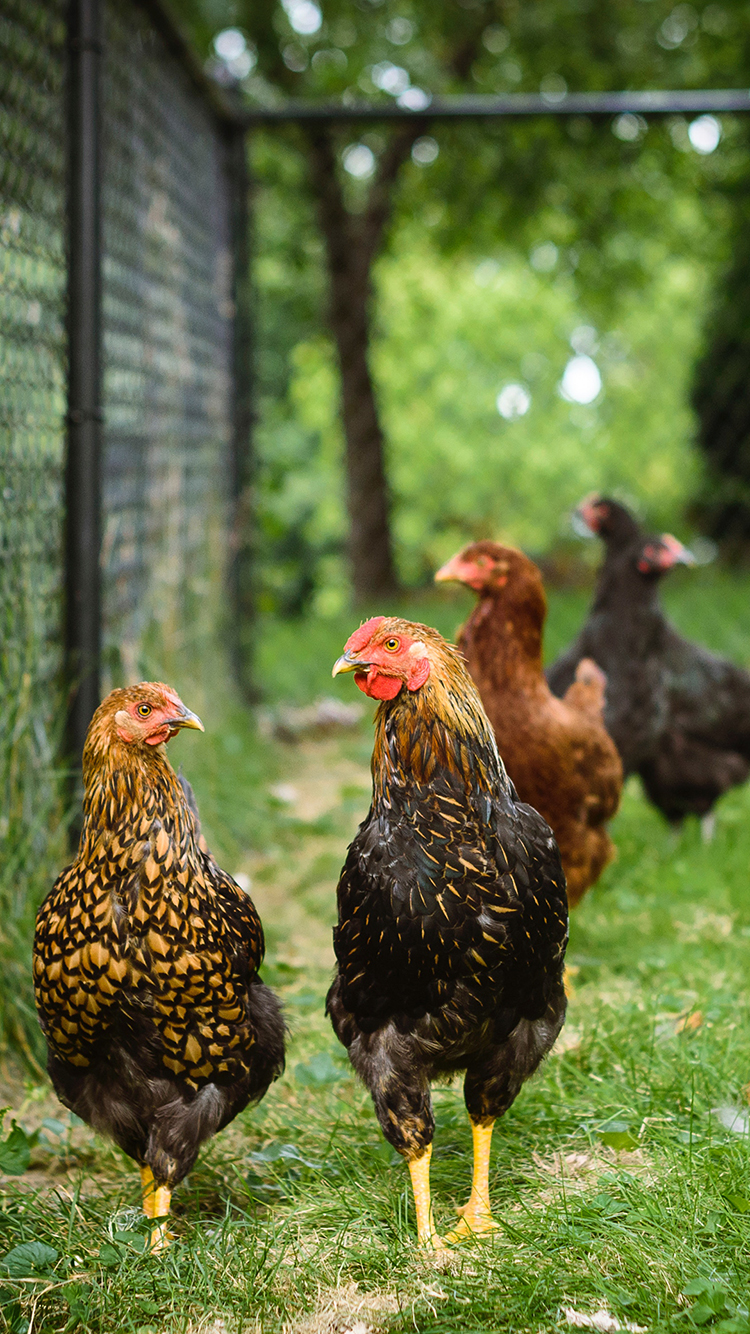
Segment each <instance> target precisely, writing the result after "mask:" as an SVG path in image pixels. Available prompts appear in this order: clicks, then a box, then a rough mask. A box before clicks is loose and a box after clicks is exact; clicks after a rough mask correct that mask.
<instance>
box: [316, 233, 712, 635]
mask: <svg viewBox="0 0 750 1334" xmlns="http://www.w3.org/2000/svg"><path fill="white" fill-rule="evenodd" d="M398 251H399V253H398V257H397V258H396V257H393V258H389V259H386V260H383V261H382V263H381V265H380V268H379V272H378V289H379V297H380V300H379V318H378V339H377V345H376V348H375V350H374V364H375V367H376V372H377V377H378V381H379V384H380V392H381V403H382V411H383V418H384V421H385V423H386V426H387V430H388V439H389V451H390V452H389V459H390V474H391V483H392V489H393V493H394V526H395V532H396V535H397V539H398V550H399V555H400V561H401V572H402V575H403V577H404V579H405V581H406V582H407V583H409V584H418V583H424V582H425V581H427V580H429V579H430V577H431V574H432V572H433V571H434V570H435V568H436V567H437V565H438V564H440V563H441V561H443V560H444V559H445V558H446V557H447V556H448V555H450V554H451V553H452V552H453V551H454V550H456V548H458V547H459V546H461V545H462V544H463V543H464V542H466V541H468V540H470V539H471V538H474V537H483V536H489V535H494V536H497V537H502V538H504V539H507V540H510V541H511V542H516V543H520V544H522V545H524V546H525V547H527V548H531V549H532V550H536V551H545V550H548V549H550V548H551V547H553V546H554V545H555V544H556V543H557V542H558V541H559V540H560V536H561V531H563V529H564V525H565V522H566V514H567V510H568V509H569V508H570V507H571V506H572V505H573V504H574V503H575V502H576V501H577V500H578V499H580V497H581V495H583V494H585V493H586V492H587V491H590V490H593V489H604V490H606V491H615V492H619V493H622V494H624V495H626V496H628V497H631V498H633V499H635V500H636V501H637V502H640V503H641V504H642V505H644V506H645V507H647V508H648V509H649V510H650V512H651V513H650V517H651V518H652V520H653V521H654V522H655V523H657V524H660V525H661V526H663V527H668V526H673V525H674V524H675V521H676V518H677V516H678V515H679V514H680V512H681V511H682V510H683V508H684V506H685V504H686V502H687V501H688V500H689V498H690V496H691V495H692V493H693V491H694V489H695V485H696V479H697V476H698V467H697V460H696V459H695V458H694V456H693V455H692V453H691V451H690V448H689V443H688V442H689V437H690V427H691V421H690V415H689V412H688V410H687V407H686V405H685V398H686V378H687V376H688V374H689V367H690V365H691V361H692V352H693V346H694V342H695V339H696V314H697V311H698V310H699V309H700V307H701V303H702V297H703V291H704V274H703V272H702V271H701V268H700V267H699V266H698V265H697V264H693V265H690V264H687V263H686V262H684V261H679V260H677V259H675V258H673V257H670V256H669V255H668V254H666V255H665V254H663V253H662V257H661V263H658V264H657V263H656V260H655V261H654V266H653V268H654V276H653V280H652V282H651V284H650V285H649V287H648V288H647V289H646V290H645V291H643V292H641V293H638V294H636V295H635V296H634V297H633V299H632V300H631V302H629V303H628V304H627V305H626V306H625V307H624V308H623V309H621V311H620V312H619V318H618V319H617V322H616V323H615V324H614V325H613V326H611V327H610V328H608V329H605V330H602V331H601V332H597V331H596V330H595V329H594V328H593V326H591V324H590V321H589V320H587V317H586V312H585V310H583V309H582V308H581V305H580V303H579V302H578V301H577V300H576V291H575V286H574V283H573V281H572V279H571V277H570V275H569V274H567V275H566V274H564V273H563V274H561V275H559V276H558V277H557V278H556V279H554V280H553V281H550V280H549V279H547V278H546V276H542V275H540V274H538V273H536V272H535V271H534V269H533V268H532V267H531V266H530V265H529V264H527V263H524V262H523V261H521V260H519V259H518V258H516V257H515V256H514V255H513V254H512V253H508V252H503V251H500V252H497V258H494V257H493V258H485V259H484V260H483V261H481V262H480V263H479V264H476V263H475V262H472V261H470V260H468V259H464V260H462V259H459V258H454V259H452V260H448V259H441V258H440V256H439V255H437V254H435V253H434V252H433V253H430V252H429V251H425V247H424V243H419V242H418V241H415V240H414V238H413V235H412V236H405V237H404V238H403V240H402V243H401V244H400V246H399V248H398ZM581 326H584V333H583V335H581V334H580V332H579V337H581V336H582V337H584V338H586V337H588V338H589V339H590V341H589V343H588V344H587V346H589V347H590V349H591V351H592V352H594V354H595V355H596V358H597V362H598V364H599V366H600V368H601V371H602V375H603V380H604V391H603V394H602V395H601V398H600V401H597V402H595V403H594V404H592V405H590V406H583V405H581V404H571V403H570V402H565V400H564V399H563V398H562V397H561V396H560V392H559V384H560V380H561V377H562V374H563V371H564V369H565V366H566V363H567V362H568V360H569V359H570V358H571V357H572V355H573V352H572V349H571V345H570V337H571V334H574V331H575V330H576V329H579V331H580V329H581ZM667 326H668V327H669V330H670V337H669V338H668V339H667V338H665V337H664V330H665V328H666V327H667ZM586 330H588V333H586ZM293 364H294V370H295V374H294V379H293V382H292V387H291V402H292V405H293V412H294V417H295V420H296V421H297V422H299V424H300V426H301V428H302V429H307V430H309V431H310V432H315V433H316V435H317V438H318V441H319V448H318V452H317V455H316V456H315V458H314V460H311V462H310V465H309V474H308V477H309V480H308V485H309V487H310V488H311V489H312V488H315V490H316V491H317V494H318V496H319V503H318V505H317V508H316V509H315V512H314V513H315V520H314V524H311V525H310V528H309V529H308V533H309V538H310V541H311V544H312V545H313V546H316V547H317V549H318V550H319V551H321V552H322V551H323V550H325V549H326V547H327V548H328V549H329V550H330V549H331V548H334V546H335V544H336V543H338V544H339V547H340V545H341V543H342V541H343V534H344V531H345V514H344V506H343V496H342V484H341V464H340V460H341V455H342V451H343V442H342V440H341V434H340V428H339V426H338V421H337V416H336V376H335V371H334V367H333V361H332V355H331V353H330V350H329V347H328V344H327V343H325V342H323V341H321V340H317V341H316V342H314V343H307V344H301V345H299V346H298V347H297V348H296V349H295V353H294V358H293ZM509 383H510V384H512V383H517V384H520V385H521V386H523V387H524V388H525V389H527V390H528V392H529V393H530V395H531V407H530V409H529V411H528V412H527V413H526V414H525V415H523V416H519V417H516V418H515V419H513V420H504V419H503V418H502V417H501V416H500V415H499V414H498V410H497V407H496V398H497V395H498V393H499V391H500V390H501V389H502V388H503V386H504V385H507V384H509ZM295 480H296V484H297V486H300V485H301V484H302V483H301V480H300V478H299V477H296V479H295ZM553 498H554V499H553ZM346 596H347V584H346V572H345V569H344V567H343V564H342V563H339V564H338V568H337V567H336V565H335V564H334V562H333V561H332V560H331V559H330V558H328V559H327V561H326V562H321V588H320V591H319V593H318V595H317V600H316V607H317V608H318V609H319V610H320V611H321V613H322V614H327V613H328V612H330V611H333V610H335V609H337V608H338V607H339V606H341V605H344V604H345V600H346Z"/></svg>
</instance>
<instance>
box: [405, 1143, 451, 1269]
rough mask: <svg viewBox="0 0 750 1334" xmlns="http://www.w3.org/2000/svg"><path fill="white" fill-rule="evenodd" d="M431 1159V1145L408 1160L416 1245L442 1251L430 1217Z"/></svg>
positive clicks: (440, 1238) (442, 1243) (443, 1243)
mask: <svg viewBox="0 0 750 1334" xmlns="http://www.w3.org/2000/svg"><path fill="white" fill-rule="evenodd" d="M431 1157H432V1145H431V1144H428V1145H427V1148H426V1149H425V1150H424V1151H423V1152H422V1153H421V1154H420V1155H419V1157H418V1158H412V1159H410V1161H409V1175H410V1176H411V1188H412V1190H413V1192H414V1208H415V1210H416V1214H417V1244H418V1245H419V1246H429V1247H431V1248H432V1250H435V1251H440V1250H443V1248H444V1246H445V1242H444V1241H443V1239H442V1237H439V1236H438V1234H437V1232H436V1231H435V1223H434V1220H433V1217H432V1204H431V1202H430V1159H431Z"/></svg>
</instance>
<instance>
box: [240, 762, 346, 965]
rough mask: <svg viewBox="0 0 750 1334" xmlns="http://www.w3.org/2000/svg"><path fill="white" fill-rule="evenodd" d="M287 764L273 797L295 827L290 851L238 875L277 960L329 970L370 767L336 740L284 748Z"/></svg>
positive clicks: (249, 864)
mask: <svg viewBox="0 0 750 1334" xmlns="http://www.w3.org/2000/svg"><path fill="white" fill-rule="evenodd" d="M287 755H288V764H287V766H286V772H284V771H283V770H282V774H283V777H282V778H281V780H280V781H279V782H278V783H277V784H275V786H274V788H273V789H272V793H273V794H274V795H276V796H277V799H278V800H280V801H282V802H283V804H284V806H285V807H286V808H287V810H288V812H289V815H290V816H291V817H292V818H293V819H294V820H297V821H299V822H300V829H299V835H298V837H296V838H295V837H293V838H292V839H291V840H289V841H288V842H289V846H284V847H275V848H271V849H270V850H268V851H266V852H264V853H251V854H249V855H248V857H247V858H246V860H245V861H244V863H243V865H242V867H241V871H242V872H243V873H244V875H245V876H247V878H248V881H249V884H248V886H247V887H248V888H250V890H251V893H252V896H253V900H254V902H255V904H256V906H257V908H258V911H259V912H260V915H261V917H262V918H263V921H264V923H266V924H267V927H268V937H269V943H270V944H271V945H272V946H274V945H275V946H276V957H277V958H278V959H280V960H281V961H282V962H286V963H289V964H292V965H293V966H295V967H301V966H304V967H310V965H312V966H315V967H319V968H324V969H325V970H326V971H329V970H330V969H331V968H332V967H333V947H332V941H331V929H332V926H333V923H334V921H335V915H336V883H337V880H338V876H339V872H340V870H341V866H342V863H343V860H344V856H345V854H346V849H347V846H348V844H349V843H350V842H351V839H352V838H353V836H354V833H355V831H356V829H357V826H358V824H359V822H360V821H361V820H362V819H364V816H365V815H366V814H367V810H368V807H369V802H370V790H371V784H370V771H369V767H368V765H367V764H365V763H363V762H361V761H357V760H355V759H352V758H351V756H350V755H349V754H346V753H345V747H344V746H343V745H342V742H341V740H340V739H339V738H331V739H326V740H309V741H304V742H301V743H300V744H298V745H295V746H289V747H288V748H287Z"/></svg>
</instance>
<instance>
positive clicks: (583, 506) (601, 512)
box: [573, 491, 641, 544]
mask: <svg viewBox="0 0 750 1334" xmlns="http://www.w3.org/2000/svg"><path fill="white" fill-rule="evenodd" d="M573 527H574V528H575V529H576V531H577V532H578V533H579V534H580V536H582V537H591V536H596V537H601V538H602V539H603V540H604V541H605V542H614V543H616V544H620V543H625V542H629V541H631V540H632V538H634V537H636V536H637V535H638V534H639V533H640V531H641V529H640V526H639V524H638V520H637V519H636V518H635V516H634V515H633V514H631V513H630V510H628V509H626V508H625V506H624V505H621V504H620V502H619V500H612V499H611V498H610V497H609V496H600V495H599V494H598V492H596V491H594V492H592V494H591V495H590V496H584V498H583V500H582V501H581V502H580V504H579V505H577V506H576V509H575V511H574V513H573Z"/></svg>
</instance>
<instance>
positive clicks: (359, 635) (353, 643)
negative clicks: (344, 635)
mask: <svg viewBox="0 0 750 1334" xmlns="http://www.w3.org/2000/svg"><path fill="white" fill-rule="evenodd" d="M384 620H385V616H371V617H370V620H369V621H365V623H364V625H360V627H359V629H358V630H355V631H354V634H353V635H350V636H349V638H348V639H347V641H346V643H345V644H344V652H345V653H350V652H354V653H359V650H360V649H362V648H364V646H365V644H369V642H370V639H371V638H372V636H373V635H374V633H375V631H376V630H377V628H378V626H379V625H382V623H383V621H384Z"/></svg>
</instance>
